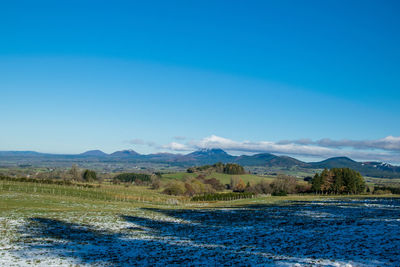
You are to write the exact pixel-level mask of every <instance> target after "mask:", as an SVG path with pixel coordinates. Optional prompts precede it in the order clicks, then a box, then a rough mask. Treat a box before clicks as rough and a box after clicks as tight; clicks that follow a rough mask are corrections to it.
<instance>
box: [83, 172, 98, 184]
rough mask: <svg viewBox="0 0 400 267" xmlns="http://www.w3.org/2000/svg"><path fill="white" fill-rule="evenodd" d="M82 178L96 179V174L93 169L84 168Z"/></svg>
mask: <svg viewBox="0 0 400 267" xmlns="http://www.w3.org/2000/svg"><path fill="white" fill-rule="evenodd" d="M82 179H83V180H84V181H86V182H90V181H95V180H97V175H96V172H95V171H92V170H85V171H84V172H83V174H82Z"/></svg>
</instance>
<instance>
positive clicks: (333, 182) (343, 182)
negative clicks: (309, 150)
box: [311, 168, 366, 194]
mask: <svg viewBox="0 0 400 267" xmlns="http://www.w3.org/2000/svg"><path fill="white" fill-rule="evenodd" d="M311 184H312V186H311V190H312V191H313V192H316V193H321V194H359V193H362V192H364V190H365V188H366V186H365V181H364V178H363V177H362V176H361V174H360V173H359V172H357V171H355V170H352V169H349V168H333V169H330V170H328V169H325V170H323V171H322V172H321V173H320V174H318V173H317V174H315V176H314V178H313V179H312V180H311Z"/></svg>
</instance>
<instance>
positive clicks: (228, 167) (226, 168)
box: [187, 162, 246, 175]
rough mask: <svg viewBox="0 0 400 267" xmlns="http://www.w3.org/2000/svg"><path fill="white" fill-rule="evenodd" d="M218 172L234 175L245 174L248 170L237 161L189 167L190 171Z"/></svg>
mask: <svg viewBox="0 0 400 267" xmlns="http://www.w3.org/2000/svg"><path fill="white" fill-rule="evenodd" d="M203 171H208V172H212V171H215V172H218V173H225V174H232V175H239V174H245V173H246V171H245V170H244V168H243V166H241V165H239V164H236V163H226V164H224V163H222V162H218V163H215V164H213V165H203V166H196V167H190V168H188V169H187V172H188V173H195V172H203Z"/></svg>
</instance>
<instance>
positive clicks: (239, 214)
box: [0, 199, 400, 266]
mask: <svg viewBox="0 0 400 267" xmlns="http://www.w3.org/2000/svg"><path fill="white" fill-rule="evenodd" d="M18 217H19V215H18V212H15V214H14V215H13V214H10V215H8V216H7V217H0V234H1V237H0V266H24V265H39V266H55V265H57V266H58V265H67V266H70V265H75V264H78V265H99V266H104V265H106V266H132V265H218V266H219V265H287V266H293V265H297V266H304V265H306V266H308V265H327V266H346V265H347V266H350V265H351V266H399V265H400V200H399V199H365V200H360V199H346V200H337V199H336V200H330V201H329V200H327V201H318V202H290V203H286V204H285V205H254V206H248V207H246V208H236V209H234V208H225V209H191V210H180V209H169V210H158V209H157V210H156V209H140V208H135V209H132V210H122V211H121V214H118V215H116V214H110V213H101V212H100V213H99V212H87V213H73V212H71V213H68V212H67V213H65V214H61V215H60V214H57V213H54V214H47V215H46V217H43V216H39V215H38V214H30V216H25V217H24V218H23V219H21V218H18ZM50 218H51V219H50Z"/></svg>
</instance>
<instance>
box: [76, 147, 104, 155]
mask: <svg viewBox="0 0 400 267" xmlns="http://www.w3.org/2000/svg"><path fill="white" fill-rule="evenodd" d="M80 155H81V156H107V155H108V154H106V153H104V152H103V151H101V150H98V149H95V150H88V151H86V152H83V153H81V154H80Z"/></svg>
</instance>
